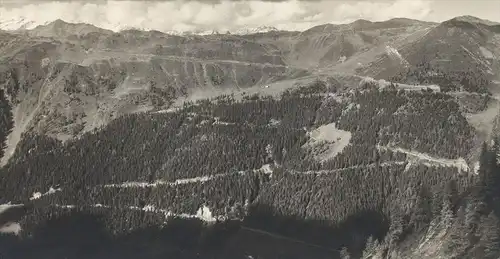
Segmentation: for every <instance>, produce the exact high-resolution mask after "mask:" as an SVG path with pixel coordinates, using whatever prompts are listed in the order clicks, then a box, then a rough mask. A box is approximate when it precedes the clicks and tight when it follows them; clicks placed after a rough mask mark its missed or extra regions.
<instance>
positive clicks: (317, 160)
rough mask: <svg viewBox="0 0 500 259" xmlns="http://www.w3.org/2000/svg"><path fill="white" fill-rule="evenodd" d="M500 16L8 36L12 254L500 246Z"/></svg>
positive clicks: (4, 132) (471, 253)
mask: <svg viewBox="0 0 500 259" xmlns="http://www.w3.org/2000/svg"><path fill="white" fill-rule="evenodd" d="M496 26H497V25H495V24H490V23H488V22H485V21H481V20H479V19H473V18H471V17H459V18H457V19H452V20H450V21H446V22H444V23H441V24H433V23H426V22H420V21H414V20H409V19H393V20H390V21H386V22H377V23H372V22H369V21H365V20H359V21H356V22H354V23H351V24H346V25H322V26H317V27H314V28H311V29H310V30H307V31H304V32H283V31H270V32H265V33H256V34H252V35H229V34H213V35H186V36H175V35H168V34H164V33H161V32H156V31H149V32H144V31H139V30H126V31H122V32H119V33H115V32H110V31H106V30H102V29H99V28H96V27H93V26H90V25H85V24H68V23H65V22H63V21H55V22H53V23H50V24H47V25H44V26H39V27H37V28H35V29H34V30H29V31H22V32H20V31H17V32H0V90H1V91H0V112H1V115H2V116H0V123H1V124H0V143H1V141H4V140H6V144H7V145H6V147H7V148H6V149H5V150H6V153H7V155H6V156H4V157H3V159H2V162H3V167H1V168H0V174H1V175H2V177H0V204H1V205H0V232H1V234H0V252H1V253H2V255H4V256H6V257H8V258H23V259H26V258H38V259H40V258H45V257H47V258H85V257H92V258H115V257H120V258H137V257H141V258H158V257H162V258H163V257H173V258H219V259H221V258H247V259H249V258H266V259H267V258H309V257H311V256H313V257H314V258H332V257H333V258H338V257H340V256H347V255H349V256H350V258H439V257H441V258H497V257H498V256H499V254H500V251H497V250H495V247H497V244H500V242H498V240H499V239H498V236H500V235H499V231H498V230H499V229H500V226H498V215H500V214H498V212H497V211H498V208H497V206H496V205H495V204H496V201H497V200H498V197H499V196H498V190H499V188H500V184H499V183H500V181H498V179H499V178H500V177H498V173H499V166H498V165H497V161H496V154H497V153H500V146H499V145H498V143H500V142H498V141H495V142H494V143H492V144H490V143H491V141H490V140H498V139H497V133H498V132H497V130H498V129H500V128H499V125H498V124H497V121H499V119H498V112H499V110H498V107H499V106H498V101H499V95H498V89H499V88H498V87H499V86H500V85H498V82H500V81H495V80H498V79H499V78H498V68H499V67H498V64H499V62H498V57H499V55H498V54H500V53H499V47H500V44H499V42H500V41H499V38H498V37H499V36H498V35H499V34H498V28H497V27H496ZM373 77H374V78H376V79H381V80H375V79H373ZM383 79H386V80H383ZM390 81H392V82H390ZM394 82H397V83H394ZM267 94H269V96H268V95H267ZM209 97H210V98H209ZM11 130H12V132H10V131H11ZM483 142H485V143H488V144H484V145H482V144H483ZM495 226H498V227H495ZM6 233H7V234H8V235H4V234H6ZM69 233H72V234H71V235H70V234H69ZM75 233H76V234H75ZM172 237H175V238H172ZM54 247H57V248H60V249H53V248H54ZM124 247H125V248H124ZM82 251H83V252H82Z"/></svg>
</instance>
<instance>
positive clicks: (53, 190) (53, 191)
mask: <svg viewBox="0 0 500 259" xmlns="http://www.w3.org/2000/svg"><path fill="white" fill-rule="evenodd" d="M60 191H62V189H61V188H57V189H54V187H50V188H49V190H48V191H47V192H45V193H41V192H34V193H33V195H32V196H31V198H30V201H32V200H38V199H40V198H42V197H43V196H46V195H51V194H54V193H56V192H60Z"/></svg>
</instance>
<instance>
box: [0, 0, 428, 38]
mask: <svg viewBox="0 0 500 259" xmlns="http://www.w3.org/2000/svg"><path fill="white" fill-rule="evenodd" d="M17 3H18V4H17V5H3V7H0V23H3V28H4V29H14V28H15V27H16V26H17V27H19V24H21V23H27V22H28V23H30V26H31V27H34V26H35V25H39V24H45V23H47V22H51V21H53V20H55V19H62V20H64V21H67V22H83V23H89V24H94V25H96V26H98V27H102V28H106V29H111V30H115V31H117V30H121V29H125V28H143V29H152V30H159V31H173V30H175V31H194V30H201V31H205V30H219V31H226V30H229V31H236V30H238V29H242V28H246V27H251V28H254V27H259V26H274V27H276V28H278V29H285V30H305V29H307V28H310V27H312V26H315V25H318V24H324V23H346V22H351V21H353V20H356V19H361V18H362V19H367V20H372V21H380V20H387V19H391V18H395V17H408V18H414V19H425V17H426V16H427V15H428V14H429V13H430V10H431V9H430V2H429V1H427V0H396V1H378V2H373V1H331V0H312V1H297V0H288V1H272V0H271V1H270V0H266V1H234V0H217V1H216V0H208V1H179V0H177V1H176V0H172V1H137V0H136V1H87V2H82V1H57V2H55V1H53V2H49V1H37V2H36V3H34V2H31V3H26V2H25V3H24V4H19V2H17ZM20 21H22V22H20Z"/></svg>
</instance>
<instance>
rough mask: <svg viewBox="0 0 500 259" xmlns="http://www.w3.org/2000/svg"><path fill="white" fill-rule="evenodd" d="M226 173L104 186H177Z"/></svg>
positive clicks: (206, 179)
mask: <svg viewBox="0 0 500 259" xmlns="http://www.w3.org/2000/svg"><path fill="white" fill-rule="evenodd" d="M226 175H228V174H215V175H209V176H199V177H193V178H184V179H177V180H175V181H173V182H167V181H163V180H156V181H155V182H153V183H148V182H124V183H120V184H106V185H104V187H105V188H146V187H157V186H159V185H170V186H175V185H181V184H189V183H200V182H207V181H210V180H212V179H214V178H217V177H223V176H226Z"/></svg>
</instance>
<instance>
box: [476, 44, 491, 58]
mask: <svg viewBox="0 0 500 259" xmlns="http://www.w3.org/2000/svg"><path fill="white" fill-rule="evenodd" d="M479 50H481V54H483V56H484V57H485V58H488V59H494V58H495V55H494V54H493V53H492V52H491V51H490V50H488V49H487V48H485V47H483V46H481V47H479Z"/></svg>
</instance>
